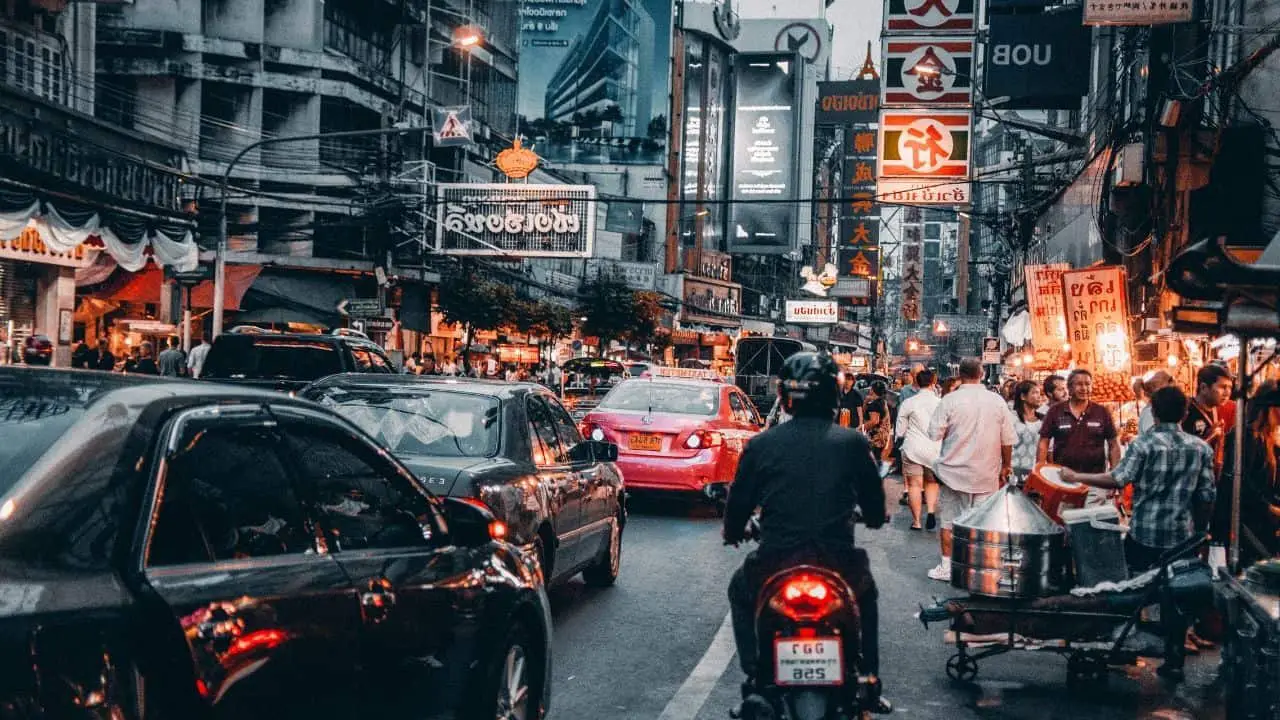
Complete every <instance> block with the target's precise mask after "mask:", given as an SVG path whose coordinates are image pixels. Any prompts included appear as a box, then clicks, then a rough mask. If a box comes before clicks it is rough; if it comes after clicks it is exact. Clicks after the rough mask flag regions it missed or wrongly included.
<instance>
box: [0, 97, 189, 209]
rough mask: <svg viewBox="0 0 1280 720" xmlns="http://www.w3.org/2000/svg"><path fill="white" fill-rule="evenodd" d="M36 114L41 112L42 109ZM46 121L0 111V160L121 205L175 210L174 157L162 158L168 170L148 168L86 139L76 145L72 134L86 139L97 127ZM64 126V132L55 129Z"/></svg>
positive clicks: (71, 118) (70, 119) (74, 120)
mask: <svg viewBox="0 0 1280 720" xmlns="http://www.w3.org/2000/svg"><path fill="white" fill-rule="evenodd" d="M41 112H44V110H43V109H42V110H41ZM57 120H59V121H62V120H65V125H63V122H55V118H52V117H50V118H46V119H45V121H44V122H32V121H31V120H29V119H27V118H25V117H22V116H21V115H20V114H17V113H15V112H14V111H13V110H12V109H11V108H10V109H5V108H0V156H2V157H4V158H6V160H5V162H6V163H10V162H12V163H15V164H17V165H20V166H24V167H26V168H29V169H31V170H35V171H36V172H41V173H44V174H46V175H51V176H53V177H56V178H59V179H62V180H66V181H67V182H71V183H74V184H76V185H78V186H80V187H82V188H88V189H90V190H94V191H97V192H100V193H102V194H103V195H106V196H110V197H112V198H115V199H117V200H121V201H130V202H135V203H139V204H142V205H147V206H150V207H152V208H163V209H165V210H177V209H178V208H179V207H180V202H179V199H178V179H179V173H178V172H177V171H176V168H177V166H178V164H179V162H180V157H179V156H177V155H173V156H172V157H171V158H169V159H168V161H167V162H168V164H169V166H170V169H166V168H162V167H151V166H149V165H147V164H144V163H143V162H141V161H139V160H133V159H130V158H129V157H126V156H125V155H123V154H117V153H114V152H111V151H109V150H103V149H99V148H98V146H96V145H95V144H94V143H92V142H91V141H89V140H85V141H83V142H81V141H80V140H79V139H78V138H79V137H80V136H79V133H78V132H76V131H78V130H81V129H83V130H84V131H85V135H86V136H87V137H93V136H95V135H98V134H101V129H100V126H92V127H81V124H82V123H85V122H87V121H83V120H80V119H79V118H78V117H75V116H66V117H65V118H63V117H59V118H57ZM59 126H64V127H69V128H70V130H71V132H69V133H66V134H64V133H63V132H58V131H57V130H55V129H54V128H55V127H59Z"/></svg>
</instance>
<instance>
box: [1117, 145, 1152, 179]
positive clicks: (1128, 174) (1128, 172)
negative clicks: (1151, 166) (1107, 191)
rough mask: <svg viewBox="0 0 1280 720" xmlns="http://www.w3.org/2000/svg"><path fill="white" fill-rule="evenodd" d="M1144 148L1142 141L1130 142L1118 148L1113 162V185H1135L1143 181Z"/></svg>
mask: <svg viewBox="0 0 1280 720" xmlns="http://www.w3.org/2000/svg"><path fill="white" fill-rule="evenodd" d="M1145 171H1146V148H1145V147H1143V145H1142V143H1130V144H1128V145H1125V146H1124V147H1122V148H1120V152H1119V154H1118V156H1117V157H1116V163H1115V187H1118V188H1119V187H1136V186H1138V185H1141V184H1142V183H1143V181H1144V179H1145V178H1144V175H1145Z"/></svg>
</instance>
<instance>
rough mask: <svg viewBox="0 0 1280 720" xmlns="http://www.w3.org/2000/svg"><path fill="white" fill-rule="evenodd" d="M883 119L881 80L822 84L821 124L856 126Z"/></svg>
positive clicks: (819, 119) (816, 115) (819, 103)
mask: <svg viewBox="0 0 1280 720" xmlns="http://www.w3.org/2000/svg"><path fill="white" fill-rule="evenodd" d="M879 119H880V81H879V80H865V79H864V80H833V81H830V82H820V83H818V110H817V112H816V113H815V114H814V121H815V122H816V123H817V124H818V125H823V124H828V123H830V124H832V125H855V124H861V123H867V124H870V123H874V122H876V121H877V120H879Z"/></svg>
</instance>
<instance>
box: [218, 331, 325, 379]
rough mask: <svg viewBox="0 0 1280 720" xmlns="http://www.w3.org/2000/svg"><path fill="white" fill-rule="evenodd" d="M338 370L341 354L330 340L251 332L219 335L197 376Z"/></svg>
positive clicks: (313, 375) (298, 375)
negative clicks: (250, 334) (242, 334)
mask: <svg viewBox="0 0 1280 720" xmlns="http://www.w3.org/2000/svg"><path fill="white" fill-rule="evenodd" d="M224 338H225V339H224ZM340 372H342V356H341V355H340V354H339V352H338V348H337V347H336V346H335V345H334V344H333V343H327V342H321V341H312V340H305V339H300V338H276V337H264V336H261V335H253V336H223V337H220V338H218V340H217V341H216V342H214V344H213V348H212V349H211V350H210V351H209V357H208V359H207V360H206V361H205V365H204V369H203V370H202V371H201V373H200V376H201V377H204V378H214V379H223V380H238V379H249V380H257V379H267V380H319V379H320V378H322V377H326V376H328V375H333V374H336V373H340Z"/></svg>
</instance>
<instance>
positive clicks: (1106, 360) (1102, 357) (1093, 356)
mask: <svg viewBox="0 0 1280 720" xmlns="http://www.w3.org/2000/svg"><path fill="white" fill-rule="evenodd" d="M1062 298H1063V306H1064V309H1065V310H1066V318H1067V331H1068V339H1069V341H1070V343H1071V356H1072V358H1073V359H1074V360H1075V364H1076V366H1077V367H1082V368H1085V369H1087V370H1090V371H1092V372H1093V373H1094V374H1095V375H1101V376H1108V375H1111V376H1124V377H1125V378H1126V379H1127V377H1128V376H1129V374H1130V369H1131V367H1132V364H1131V357H1130V352H1129V348H1130V342H1129V321H1128V317H1129V308H1128V302H1127V299H1126V298H1127V296H1126V292H1125V273H1124V268H1121V267H1119V266H1102V267H1095V268H1089V269H1087V270H1071V271H1068V272H1064V273H1063V274H1062Z"/></svg>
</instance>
